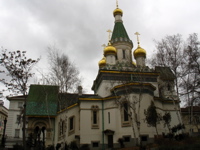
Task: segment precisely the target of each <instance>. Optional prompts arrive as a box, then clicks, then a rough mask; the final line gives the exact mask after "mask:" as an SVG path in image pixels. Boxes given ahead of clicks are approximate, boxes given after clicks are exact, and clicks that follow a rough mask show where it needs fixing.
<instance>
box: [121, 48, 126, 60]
mask: <svg viewBox="0 0 200 150" xmlns="http://www.w3.org/2000/svg"><path fill="white" fill-rule="evenodd" d="M122 55H123V59H125V58H126V51H125V50H124V49H123V50H122Z"/></svg>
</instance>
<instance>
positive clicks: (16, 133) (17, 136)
mask: <svg viewBox="0 0 200 150" xmlns="http://www.w3.org/2000/svg"><path fill="white" fill-rule="evenodd" d="M19 132H20V129H15V138H19Z"/></svg>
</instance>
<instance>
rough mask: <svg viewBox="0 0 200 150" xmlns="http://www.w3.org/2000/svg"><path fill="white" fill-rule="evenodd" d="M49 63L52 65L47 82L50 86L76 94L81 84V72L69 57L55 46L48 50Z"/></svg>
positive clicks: (46, 78)
mask: <svg viewBox="0 0 200 150" xmlns="http://www.w3.org/2000/svg"><path fill="white" fill-rule="evenodd" d="M47 50H48V51H47V53H48V62H49V65H50V68H49V72H48V75H47V76H46V77H45V80H46V82H47V83H48V84H53V85H58V86H60V92H62V93H64V92H74V91H76V90H77V87H78V86H79V85H80V84H81V78H80V77H79V70H78V69H77V68H76V66H75V65H74V64H73V63H72V62H71V61H70V59H69V57H68V56H67V55H66V54H64V53H61V51H60V50H59V49H57V48H56V47H55V46H50V47H48V49H47Z"/></svg>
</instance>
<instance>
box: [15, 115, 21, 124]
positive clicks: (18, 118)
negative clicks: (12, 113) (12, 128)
mask: <svg viewBox="0 0 200 150" xmlns="http://www.w3.org/2000/svg"><path fill="white" fill-rule="evenodd" d="M20 120H21V116H20V115H17V118H16V123H18V124H19V123H20Z"/></svg>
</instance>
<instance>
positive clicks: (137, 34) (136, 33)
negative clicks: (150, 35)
mask: <svg viewBox="0 0 200 150" xmlns="http://www.w3.org/2000/svg"><path fill="white" fill-rule="evenodd" d="M135 35H136V36H137V43H138V46H140V40H139V35H140V33H138V32H135Z"/></svg>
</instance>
